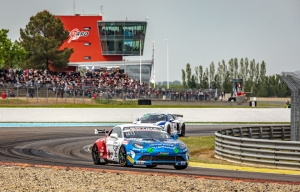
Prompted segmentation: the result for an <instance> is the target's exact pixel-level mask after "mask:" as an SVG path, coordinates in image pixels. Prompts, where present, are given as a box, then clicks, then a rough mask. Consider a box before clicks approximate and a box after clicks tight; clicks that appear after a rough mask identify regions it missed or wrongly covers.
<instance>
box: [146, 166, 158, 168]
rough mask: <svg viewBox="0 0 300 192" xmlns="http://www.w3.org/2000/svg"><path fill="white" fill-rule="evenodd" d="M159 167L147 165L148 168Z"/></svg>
mask: <svg viewBox="0 0 300 192" xmlns="http://www.w3.org/2000/svg"><path fill="white" fill-rule="evenodd" d="M156 166H157V165H146V167H147V168H154V167H156Z"/></svg>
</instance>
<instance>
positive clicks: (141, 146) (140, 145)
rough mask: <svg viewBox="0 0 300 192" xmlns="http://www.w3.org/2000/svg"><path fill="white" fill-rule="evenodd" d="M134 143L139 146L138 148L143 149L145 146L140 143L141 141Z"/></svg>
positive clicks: (136, 146)
mask: <svg viewBox="0 0 300 192" xmlns="http://www.w3.org/2000/svg"><path fill="white" fill-rule="evenodd" d="M132 145H133V146H134V147H135V148H138V149H143V148H144V145H142V144H139V143H133V144H132Z"/></svg>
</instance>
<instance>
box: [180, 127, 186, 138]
mask: <svg viewBox="0 0 300 192" xmlns="http://www.w3.org/2000/svg"><path fill="white" fill-rule="evenodd" d="M180 136H182V137H184V136H185V124H182V126H181V132H180Z"/></svg>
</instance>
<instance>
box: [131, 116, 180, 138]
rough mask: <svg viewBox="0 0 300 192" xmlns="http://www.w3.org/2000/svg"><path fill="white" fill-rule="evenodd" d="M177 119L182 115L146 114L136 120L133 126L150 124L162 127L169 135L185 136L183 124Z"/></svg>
mask: <svg viewBox="0 0 300 192" xmlns="http://www.w3.org/2000/svg"><path fill="white" fill-rule="evenodd" d="M179 117H181V118H182V117H183V115H179V114H169V113H147V114H145V115H143V116H142V117H141V118H137V119H136V121H135V122H133V123H134V124H151V125H157V126H159V127H162V128H163V130H164V131H167V132H168V133H169V134H171V135H173V134H178V135H179V136H185V123H184V121H183V120H182V119H179Z"/></svg>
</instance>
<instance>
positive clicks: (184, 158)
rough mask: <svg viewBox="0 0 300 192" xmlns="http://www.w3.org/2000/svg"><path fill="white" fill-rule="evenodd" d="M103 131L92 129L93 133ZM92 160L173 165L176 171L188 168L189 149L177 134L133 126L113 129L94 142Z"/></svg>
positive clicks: (131, 164)
mask: <svg viewBox="0 0 300 192" xmlns="http://www.w3.org/2000/svg"><path fill="white" fill-rule="evenodd" d="M106 132H107V131H106V130H98V129H95V134H98V133H106ZM92 157H93V162H94V164H95V165H105V164H108V163H113V164H120V165H121V166H123V167H126V166H134V165H139V166H141V165H142V166H146V167H148V168H153V167H156V166H157V165H173V166H174V168H175V169H177V170H180V169H185V168H187V167H188V162H189V152H188V148H187V146H186V145H185V144H184V143H183V142H182V141H180V140H178V135H173V136H171V135H170V134H168V133H167V132H166V131H163V130H162V128H161V127H158V126H155V125H136V124H124V125H118V126H115V127H113V128H112V129H111V130H110V131H109V132H108V133H107V134H106V136H105V137H103V138H99V139H98V140H97V141H96V142H95V143H94V145H93V147H92Z"/></svg>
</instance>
